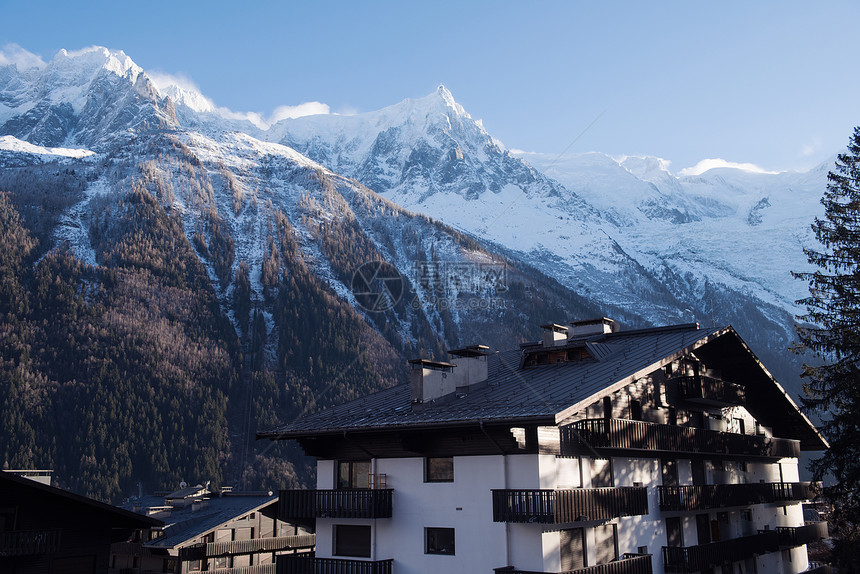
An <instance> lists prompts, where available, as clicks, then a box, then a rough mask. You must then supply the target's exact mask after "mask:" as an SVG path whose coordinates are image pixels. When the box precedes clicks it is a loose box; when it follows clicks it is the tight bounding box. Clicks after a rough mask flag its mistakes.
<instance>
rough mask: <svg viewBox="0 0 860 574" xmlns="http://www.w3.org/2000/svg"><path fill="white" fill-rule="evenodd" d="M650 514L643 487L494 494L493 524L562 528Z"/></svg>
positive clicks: (515, 491)
mask: <svg viewBox="0 0 860 574" xmlns="http://www.w3.org/2000/svg"><path fill="white" fill-rule="evenodd" d="M641 514H648V492H647V490H646V489H645V488H642V487H625V488H577V489H571V490H493V522H521V523H538V524H563V523H565V522H576V521H581V520H608V519H611V518H617V517H619V516H637V515H641Z"/></svg>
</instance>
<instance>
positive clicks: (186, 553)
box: [179, 534, 316, 560]
mask: <svg viewBox="0 0 860 574" xmlns="http://www.w3.org/2000/svg"><path fill="white" fill-rule="evenodd" d="M314 544H316V536H315V535H313V534H299V535H296V536H278V537H269V538H254V539H251V540H233V541H229V542H209V543H203V544H193V545H190V546H186V547H184V548H181V549H180V550H179V556H180V558H181V559H182V560H201V559H203V558H206V557H212V556H235V555H239V554H258V553H261V552H279V551H282V550H297V549H303V548H313V547H314Z"/></svg>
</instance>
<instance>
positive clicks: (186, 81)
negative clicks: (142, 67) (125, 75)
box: [147, 71, 331, 130]
mask: <svg viewBox="0 0 860 574" xmlns="http://www.w3.org/2000/svg"><path fill="white" fill-rule="evenodd" d="M147 75H148V76H149V78H150V79H151V80H152V82H153V83H154V84H155V87H156V88H157V89H158V91H159V93H160V94H161V95H162V96H170V97H171V98H172V99H173V100H174V101H175V102H177V103H182V104H185V105H186V106H188V107H190V108H191V109H193V110H196V111H198V112H211V113H215V114H218V115H219V116H221V117H222V118H225V119H229V120H246V121H249V122H251V123H252V124H254V125H255V126H257V127H258V128H260V129H262V130H266V129H269V127H271V126H272V125H274V124H276V123H278V122H279V121H281V120H284V119H287V118H300V117H302V116H311V115H316V114H329V113H331V109H330V108H329V106H328V104H323V103H321V102H305V103H303V104H299V105H297V106H278V107H277V108H275V111H273V112H272V113H271V114H270V115H269V116H264V115H263V114H260V113H258V112H234V111H233V110H231V109H229V108H224V107H220V106H217V105H215V102H213V101H212V100H211V99H209V98H207V97H206V96H204V95H203V93H202V92H201V91H200V88H198V87H197V84H195V83H194V80H192V79H191V78H189V77H188V76H186V75H185V74H181V73H180V74H168V73H165V72H158V71H156V72H147Z"/></svg>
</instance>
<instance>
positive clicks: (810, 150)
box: [800, 138, 821, 157]
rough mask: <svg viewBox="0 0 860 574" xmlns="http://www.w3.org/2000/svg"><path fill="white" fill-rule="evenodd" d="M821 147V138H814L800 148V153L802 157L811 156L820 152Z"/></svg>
mask: <svg viewBox="0 0 860 574" xmlns="http://www.w3.org/2000/svg"><path fill="white" fill-rule="evenodd" d="M820 149H821V138H813V139H812V141H811V142H809V143H808V144H806V145H804V146H803V148H802V149H801V150H800V155H801V156H802V157H810V156H813V155H815V154H816V153H818V151H819V150H820Z"/></svg>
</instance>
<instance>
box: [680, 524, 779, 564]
mask: <svg viewBox="0 0 860 574" xmlns="http://www.w3.org/2000/svg"><path fill="white" fill-rule="evenodd" d="M777 550H779V535H778V534H777V533H776V531H775V530H769V531H766V532H761V533H759V534H755V535H753V536H745V537H743V538H733V539H732V540H725V541H722V542H711V543H710V544H699V545H698V546H683V547H682V546H677V547H676V546H664V547H663V566H664V570H665V571H666V572H668V573H672V574H675V573H680V574H688V573H691V572H702V571H706V570H708V569H710V568H713V567H715V566H722V565H723V564H730V563H732V562H737V561H739V560H746V559H747V558H752V557H753V556H755V555H757V554H765V553H767V552H776V551H777Z"/></svg>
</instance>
